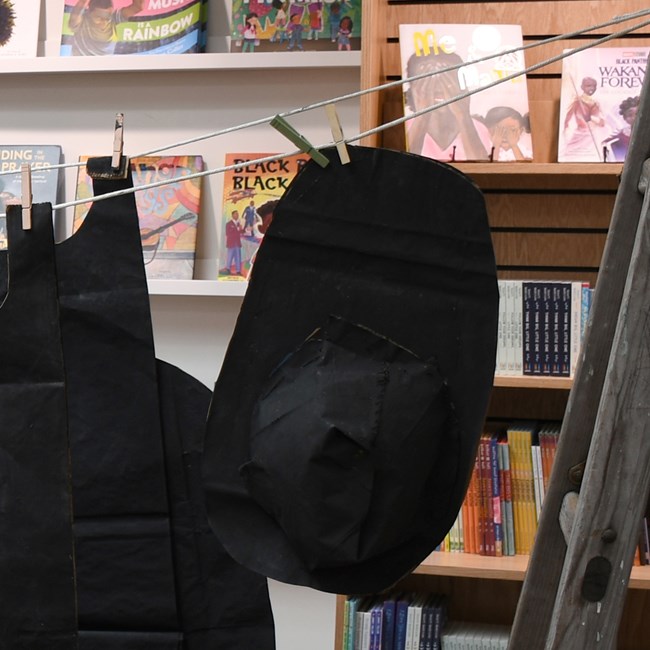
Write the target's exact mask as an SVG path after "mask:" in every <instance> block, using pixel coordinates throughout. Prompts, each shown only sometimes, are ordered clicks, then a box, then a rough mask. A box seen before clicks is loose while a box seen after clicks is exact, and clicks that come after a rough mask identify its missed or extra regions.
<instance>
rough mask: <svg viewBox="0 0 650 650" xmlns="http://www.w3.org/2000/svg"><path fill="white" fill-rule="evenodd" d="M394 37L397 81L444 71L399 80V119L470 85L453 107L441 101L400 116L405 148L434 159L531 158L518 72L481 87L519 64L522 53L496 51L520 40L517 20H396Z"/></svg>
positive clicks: (519, 67) (523, 79) (524, 99)
mask: <svg viewBox="0 0 650 650" xmlns="http://www.w3.org/2000/svg"><path fill="white" fill-rule="evenodd" d="M399 42H400V56H401V66H402V78H403V79H407V78H410V77H414V76H416V75H422V74H424V73H426V72H432V73H434V72H436V71H444V72H441V73H440V74H435V75H433V76H425V77H423V78H421V79H418V80H413V81H411V82H408V83H407V84H405V85H404V114H405V117H407V118H408V117H409V116H411V115H413V114H414V113H417V112H419V111H422V110H425V109H427V108H428V107H431V106H434V105H435V104H438V103H441V102H442V101H444V100H450V99H452V98H453V97H456V96H458V95H460V94H461V93H465V92H468V91H475V90H476V91H478V92H476V94H473V95H472V96H471V97H470V98H469V100H465V101H462V102H457V104H456V106H455V110H453V111H452V109H451V108H450V107H449V106H442V107H440V108H438V109H436V110H435V111H428V112H426V113H424V114H423V115H420V116H418V117H415V118H412V119H409V120H407V122H406V123H405V125H406V143H407V150H408V151H410V152H412V153H417V154H421V155H423V156H427V157H429V158H434V159H436V160H442V161H451V160H454V161H462V160H494V161H515V160H521V161H524V160H531V159H532V157H533V147H532V140H531V136H530V126H529V111H528V90H527V86H526V76H525V75H523V74H522V75H520V76H517V77H516V78H512V79H510V80H508V81H503V82H501V83H499V85H497V86H494V87H491V88H487V87H486V86H488V85H489V84H491V83H492V82H494V81H497V80H499V79H503V78H505V77H509V76H510V75H513V74H517V73H518V72H521V71H522V70H524V69H525V63H524V54H523V52H522V51H517V52H514V53H511V54H502V53H503V52H506V51H509V50H511V49H514V48H517V47H521V46H522V43H523V40H522V31H521V26H520V25H472V24H462V25H461V24H402V25H400V26H399ZM492 55H493V56H494V58H491V59H489V60H487V61H482V62H480V61H479V59H481V58H483V57H486V56H492ZM463 63H465V64H466V65H462V66H461V67H460V68H458V69H454V70H447V69H448V68H450V67H451V66H456V65H460V64H463ZM481 89H482V90H481ZM461 110H462V111H463V113H464V119H463V120H460V119H459V118H458V117H457V113H458V111H461Z"/></svg>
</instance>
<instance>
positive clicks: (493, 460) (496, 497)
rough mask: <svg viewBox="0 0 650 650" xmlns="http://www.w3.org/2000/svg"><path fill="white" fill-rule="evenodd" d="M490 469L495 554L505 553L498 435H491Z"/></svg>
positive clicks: (498, 555)
mask: <svg viewBox="0 0 650 650" xmlns="http://www.w3.org/2000/svg"><path fill="white" fill-rule="evenodd" d="M489 449H490V469H491V472H492V495H491V496H492V519H493V522H494V554H495V555H496V556H497V557H501V556H502V555H503V519H502V513H501V490H500V487H499V458H498V455H499V451H498V447H497V437H496V435H491V436H490V437H489Z"/></svg>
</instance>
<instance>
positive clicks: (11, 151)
mask: <svg viewBox="0 0 650 650" xmlns="http://www.w3.org/2000/svg"><path fill="white" fill-rule="evenodd" d="M61 154H62V152H61V147H60V146H59V145H36V144H23V145H0V172H1V174H0V215H1V216H0V248H6V247H7V234H6V233H7V229H6V222H5V213H6V211H7V204H9V203H20V199H21V174H20V170H21V166H22V164H23V163H26V164H29V166H30V167H31V170H32V203H51V204H52V205H54V204H56V203H57V201H58V197H59V191H60V185H61V179H62V178H63V174H61V170H60V169H50V168H51V167H52V165H58V164H60V163H61Z"/></svg>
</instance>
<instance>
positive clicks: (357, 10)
mask: <svg viewBox="0 0 650 650" xmlns="http://www.w3.org/2000/svg"><path fill="white" fill-rule="evenodd" d="M230 36H231V40H230V50H231V52H251V53H252V52H282V51H294V52H302V51H305V50H330V51H349V50H359V49H361V0H322V1H320V2H314V1H313V0H232V5H231V18H230Z"/></svg>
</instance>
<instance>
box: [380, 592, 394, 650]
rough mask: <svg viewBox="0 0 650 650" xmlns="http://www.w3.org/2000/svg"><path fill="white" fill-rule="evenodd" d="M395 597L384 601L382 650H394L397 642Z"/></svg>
mask: <svg viewBox="0 0 650 650" xmlns="http://www.w3.org/2000/svg"><path fill="white" fill-rule="evenodd" d="M395 605H396V601H395V597H394V596H391V597H390V598H388V599H387V600H384V605H383V615H382V629H381V645H380V648H381V650H393V644H394V642H395Z"/></svg>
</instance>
